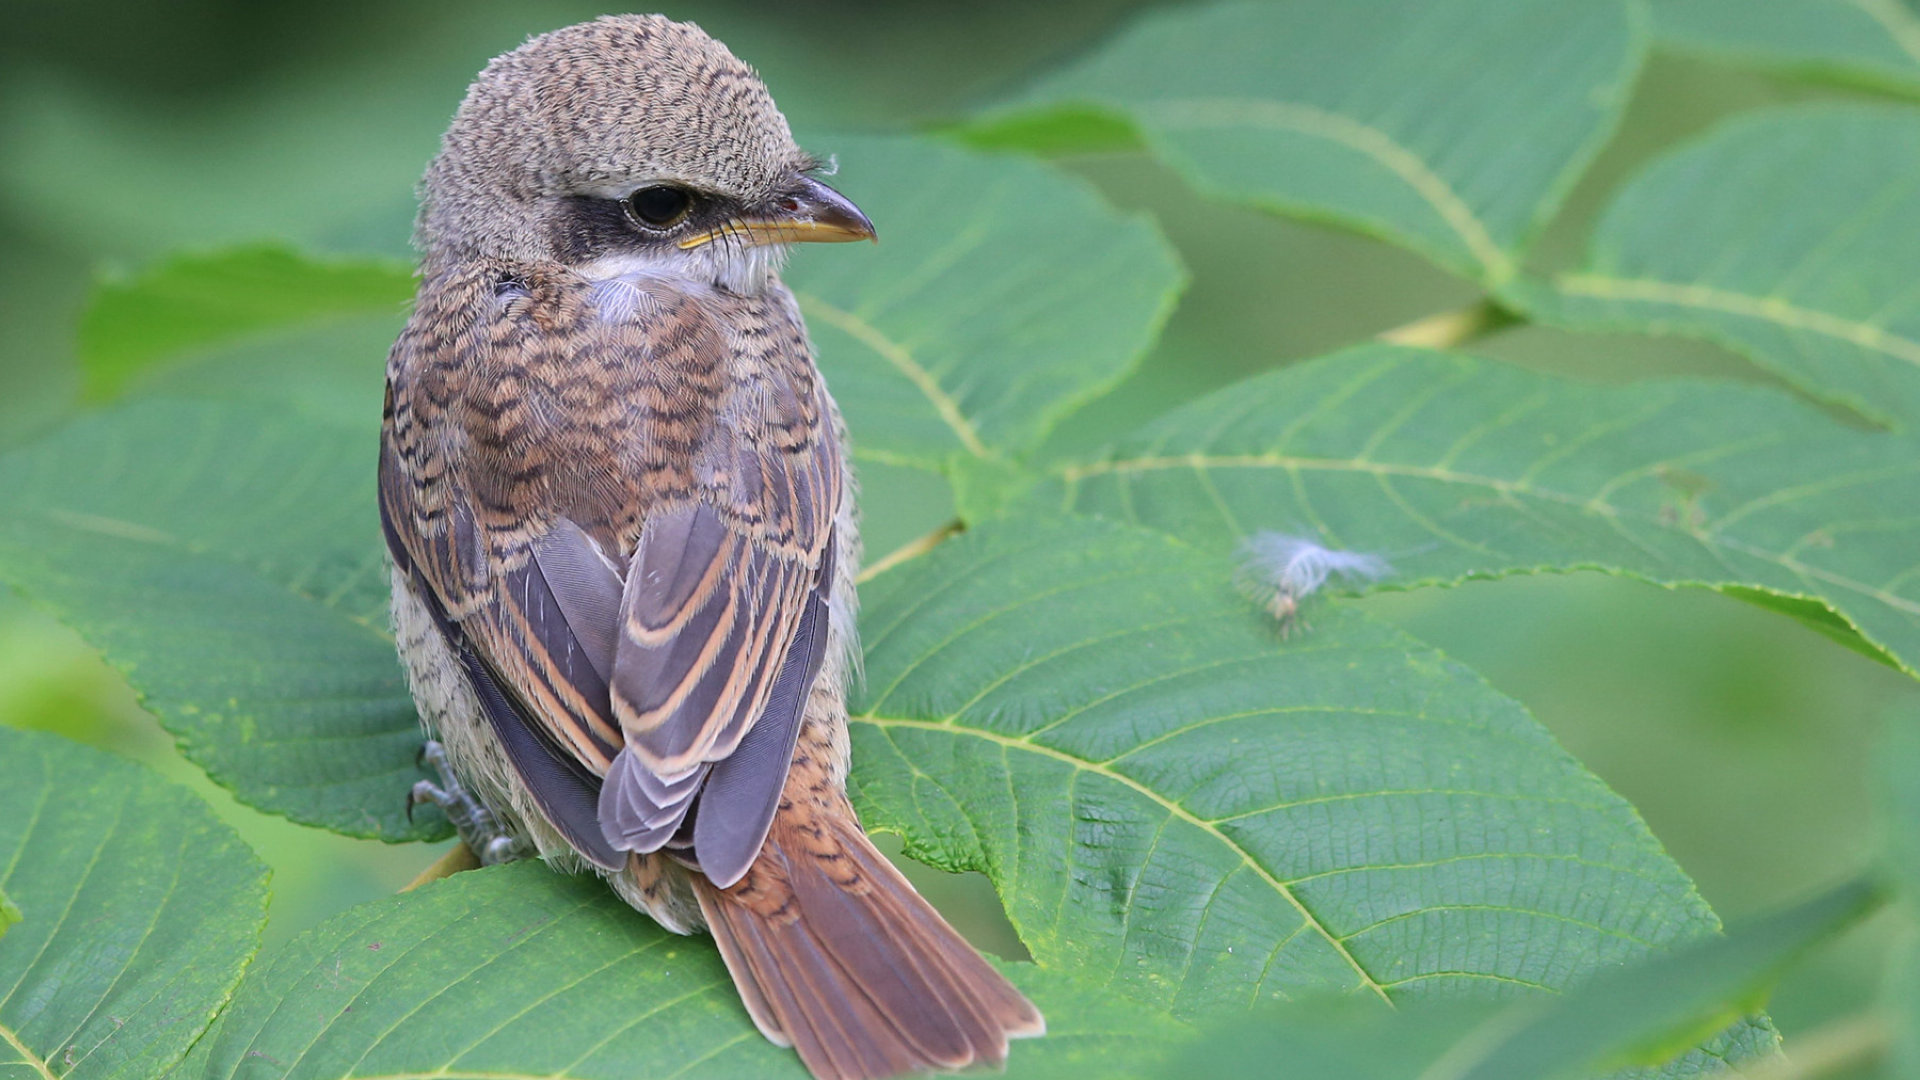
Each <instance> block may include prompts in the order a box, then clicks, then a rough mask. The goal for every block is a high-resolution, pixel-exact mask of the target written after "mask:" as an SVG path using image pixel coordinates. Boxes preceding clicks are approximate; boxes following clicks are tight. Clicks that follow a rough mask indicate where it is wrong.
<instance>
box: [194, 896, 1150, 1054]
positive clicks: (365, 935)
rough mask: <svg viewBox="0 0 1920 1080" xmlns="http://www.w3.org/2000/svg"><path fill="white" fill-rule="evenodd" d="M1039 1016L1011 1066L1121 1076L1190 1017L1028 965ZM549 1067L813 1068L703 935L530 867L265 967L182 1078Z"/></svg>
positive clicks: (1023, 979) (353, 916)
mask: <svg viewBox="0 0 1920 1080" xmlns="http://www.w3.org/2000/svg"><path fill="white" fill-rule="evenodd" d="M1008 973H1009V974H1010V975H1011V976H1012V977H1013V978H1014V979H1015V980H1016V981H1018V982H1019V983H1020V985H1021V987H1022V988H1023V989H1025V990H1026V991H1027V992H1028V993H1029V994H1030V995H1031V996H1032V997H1033V998H1034V1000H1035V1001H1036V1002H1037V1003H1038V1004H1039V1005H1040V1007H1041V1008H1042V1009H1043V1010H1044V1011H1046V1013H1047V1015H1048V1021H1049V1027H1050V1033H1049V1034H1048V1036H1047V1037H1046V1038H1044V1039H1040V1040H1035V1041H1025V1042H1020V1043H1016V1044H1015V1045H1014V1048H1013V1055H1012V1065H1013V1066H1014V1067H1013V1068H1012V1069H1011V1070H1009V1072H1010V1075H1013V1076H1019V1077H1062V1078H1065V1077H1079V1076H1089V1075H1096V1076H1126V1075H1132V1068H1133V1067H1134V1066H1135V1065H1138V1064H1141V1063H1143V1062H1145V1061H1147V1060H1150V1055H1151V1051H1152V1050H1153V1049H1155V1048H1157V1047H1158V1046H1160V1045H1162V1044H1163V1043H1164V1042H1165V1041H1167V1040H1169V1039H1170V1038H1171V1037H1175V1036H1177V1035H1178V1034H1179V1033H1180V1031H1181V1025H1179V1024H1177V1023H1175V1022H1173V1021H1171V1020H1169V1019H1167V1018H1166V1017H1164V1016H1156V1015H1155V1014H1154V1013H1153V1012H1152V1011H1151V1010H1146V1009H1142V1008H1140V1007H1138V1006H1135V1005H1131V1004H1129V1003H1127V1002H1125V1001H1117V1000H1112V999H1111V997H1110V996H1109V995H1101V994H1095V993H1092V992H1090V991H1087V990H1084V989H1081V988H1079V987H1077V986H1076V985H1075V984H1074V983H1073V982H1072V981H1071V980H1069V979H1066V978H1063V977H1061V976H1059V975H1056V974H1050V973H1047V972H1043V971H1039V970H1037V969H1035V968H1033V967H1032V966H1031V965H1010V966H1009V967H1008ZM262 1062H264V1063H267V1065H270V1066H271V1068H272V1075H273V1076H275V1077H276V1078H281V1080H345V1078H348V1077H394V1076H441V1077H455V1078H458V1077H501V1076H541V1077H546V1078H549V1080H572V1078H578V1080H645V1078H649V1077H658V1078H665V1077H685V1078H697V1077H715V1078H719V1077H755V1078H763V1077H764V1078H767V1080H775V1078H780V1077H792V1078H794V1080H805V1077H806V1075H807V1073H806V1070H805V1069H803V1068H802V1067H801V1065H800V1063H799V1060H798V1059H797V1058H796V1057H794V1055H793V1053H792V1052H791V1051H788V1050H782V1049H780V1048H778V1047H775V1046H774V1045H772V1044H771V1043H769V1042H767V1041H766V1039H764V1038H762V1037H761V1035H760V1033H759V1031H758V1030H756V1029H755V1028H754V1026H753V1023H752V1021H750V1020H749V1019H748V1018H747V1014H746V1010H745V1009H743V1008H742V1007H741V1005H740V1000H739V997H738V996H737V995H736V994H735V992H734V989H733V983H732V981H731V980H730V979H729V978H728V977H727V972H726V968H725V967H724V966H723V965H722V964H721V963H720V957H719V954H718V953H716V952H715V951H714V948H713V945H712V943H711V942H710V941H709V940H708V939H706V938H704V937H697V938H683V937H677V936H675V935H673V934H669V933H667V932H665V931H664V930H661V929H660V928H659V927H658V926H656V925H655V924H654V923H653V922H652V921H650V920H648V919H647V918H646V917H644V916H642V915H640V914H638V913H636V912H634V911H633V910H632V909H630V908H628V907H627V906H626V905H625V904H623V903H621V902H620V901H619V900H618V899H616V898H615V897H614V896H613V894H612V893H611V892H610V891H609V890H608V889H607V888H606V887H605V886H603V885H602V884H601V883H600V882H598V881H596V880H592V879H589V878H565V877H561V876H559V875H557V874H554V873H552V872H550V871H548V870H547V869H546V868H545V867H543V866H541V865H539V864H538V863H521V864H517V865H514V866H506V867H498V868H494V869H490V870H479V871H474V872H471V873H465V874H460V875H457V876H455V877H453V878H451V879H449V880H446V881H441V882H436V883H434V884H432V885H429V886H427V887H425V888H423V889H420V890H418V891H415V892H412V893H408V894H404V895H401V896H397V897H393V898H391V899H387V900H380V901H376V902H374V903H370V904H365V905H362V906H361V907H358V908H355V909H353V910H352V911H349V912H347V913H346V914H344V915H341V916H339V917H338V918H335V919H333V920H332V921H330V922H328V923H326V924H325V925H323V926H321V927H319V928H318V929H316V930H314V931H312V932H310V933H308V934H306V935H304V936H302V937H301V938H299V939H297V940H295V941H294V942H292V943H291V944H289V945H288V946H287V947H286V948H285V949H283V950H281V951H280V953H279V954H278V955H277V956H276V957H275V958H274V959H273V961H272V962H271V963H270V964H262V965H258V966H256V968H255V970H254V972H253V973H252V974H251V975H249V976H248V978H247V981H246V983H245V984H244V985H243V986H242V988H241V990H240V992H239V993H238V994H237V995H236V996H235V999H234V1004H233V1007H232V1009H231V1010H230V1011H229V1012H228V1013H227V1014H226V1016H225V1017H223V1018H222V1020H221V1022H220V1024H219V1026H218V1027H217V1028H216V1029H215V1030H214V1032H213V1033H212V1034H210V1035H209V1036H208V1037H207V1038H206V1039H205V1040H203V1042H202V1044H201V1046H200V1047H199V1048H198V1049H197V1050H196V1052H195V1055H194V1060H193V1061H192V1062H190V1064H191V1065H192V1066H193V1068H192V1069H191V1070H183V1071H182V1073H181V1074H180V1075H181V1078H182V1080H186V1078H187V1077H194V1078H200V1077H205V1078H207V1080H215V1078H236V1080H237V1078H239V1077H244V1076H253V1075H259V1072H258V1070H260V1069H262V1068H263V1067H264V1066H263V1065H262Z"/></svg>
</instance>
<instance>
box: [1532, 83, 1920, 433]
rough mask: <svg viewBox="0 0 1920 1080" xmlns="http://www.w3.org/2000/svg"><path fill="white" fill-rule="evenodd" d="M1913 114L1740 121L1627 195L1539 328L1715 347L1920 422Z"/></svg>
mask: <svg viewBox="0 0 1920 1080" xmlns="http://www.w3.org/2000/svg"><path fill="white" fill-rule="evenodd" d="M1917 232H1920V112H1916V111H1914V110H1912V109H1908V108H1899V107H1891V106H1867V105H1819V106H1807V107H1802V108H1794V109H1780V110H1774V111H1769V112H1763V113H1758V114H1755V115H1752V116H1747V117H1743V118H1740V119H1737V120H1734V121H1732V122H1730V123H1728V124H1726V125H1724V126H1723V127H1721V128H1720V129H1718V130H1717V131H1715V132H1713V133H1712V134H1710V135H1708V136H1706V137H1705V138H1702V139H1700V140H1698V141H1696V142H1693V143H1691V144H1689V145H1687V146H1686V147H1684V148H1682V149H1680V150H1677V151H1675V152H1673V153H1672V154H1669V155H1668V156H1666V157H1664V158H1662V159H1660V160H1659V161H1657V162H1655V163H1654V164H1653V165H1652V166H1650V167H1649V168H1648V169H1647V170H1646V171H1645V172H1644V173H1643V174H1641V175H1640V176H1639V177H1638V178H1636V179H1635V180H1634V181H1633V182H1632V183H1630V184H1628V185H1627V186H1626V188H1625V189H1623V190H1622V191H1621V192H1620V193H1619V194H1618V195H1617V196H1616V197H1615V199H1614V201H1613V204H1612V205H1611V206H1609V207H1608V209H1607V211H1606V213H1605V215H1604V216H1603V217H1602V218H1601V220H1600V223H1599V225H1598V226H1597V227H1596V229H1595V231H1594V235H1593V239H1592V241H1591V246H1590V250H1589V253H1588V256H1587V260H1586V265H1585V266H1584V267H1583V268H1582V269H1580V270H1578V271H1575V272H1573V273H1570V274H1566V275H1563V276H1561V277H1559V278H1558V279H1557V280H1555V281H1554V283H1553V287H1552V288H1534V287H1531V286H1528V287H1525V288H1522V289H1519V290H1516V291H1515V293H1514V298H1515V299H1516V300H1517V301H1518V302H1520V303H1521V304H1523V305H1524V306H1526V307H1527V308H1529V309H1530V312H1531V314H1533V315H1534V316H1535V317H1536V318H1539V319H1542V320H1544V321H1548V322H1552V323H1556V324H1558V325H1562V326H1568V327H1572V328H1577V329H1578V328H1584V329H1619V330H1639V331H1645V332H1651V333H1671V334H1685V335H1690V336H1694V337H1700V338H1706V339H1708V340H1711V341H1716V342H1719V343H1721V344H1723V345H1726V346H1727V347H1729V348H1732V349H1734V350H1736V351H1738V352H1740V353H1742V354H1744V355H1746V356H1748V357H1750V358H1751V359H1753V360H1754V361H1755V362H1756V363H1758V364H1760V365H1762V366H1764V367H1766V368H1767V369H1769V370H1771V371H1773V372H1775V373H1777V374H1779V375H1780V376H1781V377H1783V378H1785V379H1786V380H1788V381H1789V382H1791V383H1793V384H1794V385H1795V386H1797V387H1799V388H1800V389H1802V390H1804V391H1806V392H1807V393H1809V394H1812V395H1815V396H1817V397H1822V398H1825V399H1827V400H1830V401H1836V402H1840V403H1842V404H1844V405H1846V406H1848V407H1850V408H1852V409H1855V410H1858V411H1859V412H1861V413H1863V414H1865V415H1866V416H1869V417H1872V418H1874V419H1876V420H1879V421H1881V422H1883V423H1887V424H1892V425H1895V426H1905V427H1913V426H1920V291H1916V290H1915V289H1914V288H1913V282H1914V280H1915V279H1916V278H1917V277H1920V251H1916V248H1915V246H1914V245H1913V244H1912V243H1910V242H1909V241H1910V238H1911V237H1912V236H1914V235H1915V234H1916V233H1917Z"/></svg>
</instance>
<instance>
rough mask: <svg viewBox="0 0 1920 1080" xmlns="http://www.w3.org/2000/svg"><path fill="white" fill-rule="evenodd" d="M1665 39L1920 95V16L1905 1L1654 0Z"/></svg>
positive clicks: (1676, 45)
mask: <svg viewBox="0 0 1920 1080" xmlns="http://www.w3.org/2000/svg"><path fill="white" fill-rule="evenodd" d="M1652 8H1653V17H1654V31H1655V34H1656V35H1657V37H1658V39H1659V42H1660V44H1661V45H1663V46H1666V47H1667V48H1672V49H1678V50H1680V51H1683V52H1692V53H1701V54H1704V55H1707V56H1712V57H1718V58H1723V59H1728V60H1732V61H1735V62H1737V63H1745V64H1752V65H1755V66H1757V67H1762V68H1767V69H1769V70H1773V71H1780V72H1785V73H1787V74H1793V75H1804V76H1809V77H1813V78H1819V79H1831V80H1835V81H1839V82H1846V83H1854V84H1858V85H1861V86H1869V87H1874V88H1876V89H1882V90H1892V91H1895V92H1898V93H1906V94H1920V15H1916V14H1915V12H1914V10H1913V8H1912V7H1911V6H1909V5H1908V4H1906V3H1904V2H1903V0H1652Z"/></svg>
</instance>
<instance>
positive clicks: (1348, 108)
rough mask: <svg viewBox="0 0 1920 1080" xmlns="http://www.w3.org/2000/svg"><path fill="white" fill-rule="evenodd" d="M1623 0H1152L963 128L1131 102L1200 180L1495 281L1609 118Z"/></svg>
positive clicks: (1618, 85)
mask: <svg viewBox="0 0 1920 1080" xmlns="http://www.w3.org/2000/svg"><path fill="white" fill-rule="evenodd" d="M1635 11H1636V9H1635V8H1634V7H1633V6H1632V5H1630V4H1628V3H1626V2H1624V0H1588V2H1584V3H1567V2H1566V0H1349V2H1344V3H1324V2H1321V0H1286V2H1278V3H1257V4H1256V3H1233V4H1218V5H1212V6H1206V7H1198V8H1181V9H1178V10H1173V11H1167V12H1158V13H1154V14H1150V15H1148V16H1146V17H1144V18H1142V19H1141V20H1140V21H1139V22H1138V23H1136V24H1135V25H1134V26H1133V27H1132V28H1131V29H1129V30H1128V31H1127V32H1126V33H1124V34H1122V35H1121V36H1120V37H1119V38H1118V39H1117V40H1115V41H1114V42H1112V43H1111V44H1110V45H1108V46H1107V47H1106V48H1104V49H1102V50H1100V51H1098V52H1096V53H1095V54H1093V55H1092V56H1090V57H1088V58H1087V59H1086V60H1085V61H1083V62H1081V63H1079V64H1077V65H1074V66H1072V67H1069V68H1068V69H1066V70H1065V71H1062V72H1060V73H1059V74H1057V75H1054V76H1052V77H1050V78H1048V79H1046V80H1045V81H1044V82H1042V83H1041V84H1040V85H1039V86H1037V87H1035V88H1034V89H1033V90H1032V91H1031V92H1030V93H1029V94H1027V95H1025V96H1023V97H1022V98H1021V99H1020V100H1018V101H1017V102H1015V103H1013V104H1012V105H1010V106H1009V107H1007V108H1006V109H1005V110H1003V111H1001V112H1000V113H999V114H997V115H994V116H990V117H988V118H987V119H986V120H984V121H983V122H982V127H983V128H984V130H982V131H977V132H976V137H986V136H989V135H991V133H992V132H993V131H994V130H995V129H1002V130H1005V129H1009V128H1011V129H1012V131H1013V137H1012V139H1011V141H1012V142H1013V143H1015V144H1018V145H1032V144H1033V143H1034V141H1035V139H1036V132H1044V130H1045V129H1046V128H1047V126H1048V125H1046V124H1045V123H1042V122H1041V121H1043V120H1044V119H1045V117H1044V116H1042V117H1038V118H1036V117H1035V116H1034V114H1036V113H1040V114H1045V113H1048V112H1053V113H1060V114H1064V115H1065V117H1067V118H1071V117H1074V116H1075V115H1076V114H1077V115H1080V116H1085V114H1087V113H1089V112H1092V113H1093V114H1094V116H1095V117H1096V118H1097V117H1099V116H1103V115H1104V116H1107V117H1112V118H1118V119H1121V120H1125V121H1127V122H1130V123H1131V124H1132V125H1133V126H1134V127H1135V128H1136V129H1137V130H1138V131H1139V133H1140V135H1141V137H1142V138H1144V139H1145V141H1146V142H1147V144H1148V145H1149V146H1150V147H1151V148H1152V149H1153V150H1154V151H1155V152H1156V153H1158V154H1159V155H1160V156H1161V157H1163V158H1164V159H1165V160H1166V161H1167V162H1168V163H1169V164H1171V165H1172V166H1173V167H1174V168H1175V169H1178V170H1179V171H1180V172H1181V173H1182V174H1183V175H1185V176H1186V177H1187V179H1188V180H1189V181H1190V182H1191V183H1193V184H1194V185H1195V186H1196V187H1198V188H1199V189H1201V190H1202V191H1204V192H1206V193H1208V194H1210V195H1213V196H1216V197H1220V198H1226V199H1232V200H1235V201H1241V202H1247V203H1251V204H1253V205H1256V206H1260V207H1264V208H1267V209H1270V210H1275V211H1278V212H1281V213H1288V214H1298V215H1301V216H1305V217H1310V218H1321V219H1327V220H1331V221H1335V222H1339V223H1341V224H1345V225H1349V226H1351V227H1354V228H1358V229H1361V230H1363V231H1366V232H1369V233H1373V234H1376V235H1378V236H1381V237H1383V238H1385V239H1388V240H1391V241H1393V242H1395V243H1399V244H1404V245H1406V246H1407V247H1409V248H1412V249H1413V250H1415V251H1417V252H1420V253H1421V254H1423V255H1425V256H1427V257H1428V258H1430V259H1432V260H1434V261H1435V262H1438V263H1440V264H1441V265H1442V266H1445V267H1448V268H1449V269H1452V270H1454V271H1456V272H1458V273H1461V274H1464V275H1466V276H1468V277H1471V278H1474V279H1475V280H1478V281H1480V282H1482V283H1483V284H1486V285H1488V286H1490V287H1497V286H1499V285H1501V284H1503V283H1505V282H1506V281H1508V280H1510V279H1511V278H1512V277H1513V276H1514V274H1515V272H1516V269H1517V267H1518V264H1519V262H1520V259H1521V256H1522V254H1523V253H1524V250H1525V247H1526V244H1527V241H1528V240H1529V239H1530V238H1531V237H1532V235H1533V233H1534V232H1535V231H1536V230H1537V228H1538V227H1539V225H1540V224H1541V223H1542V222H1543V221H1544V220H1546V218H1547V217H1548V216H1549V215H1550V214H1551V213H1552V212H1553V210H1554V209H1555V208H1556V207H1557V206H1558V205H1559V202H1560V199H1561V198H1562V196H1563V195H1564V194H1565V193H1566V190H1567V188H1568V187H1569V186H1570V185H1571V184H1572V183H1573V181H1574V179H1575V178H1576V177H1577V176H1578V175H1579V173H1580V170H1581V168H1582V167H1583V166H1584V165H1585V164H1586V162H1587V161H1588V160H1589V159H1590V158H1591V157H1592V156H1593V154H1594V153H1595V152H1596V151H1597V150H1598V149H1599V146H1600V145H1601V143H1603V142H1604V141H1605V140H1606V138H1607V136H1608V135H1609V134H1610V133H1611V131H1612V129H1613V127H1614V125H1615V123H1616V122H1617V121H1618V119H1619V116H1620V112H1621V109H1622V107H1623V105H1624V103H1625V101H1626V98H1627V95H1628V92H1629V91H1630V89H1631V86H1632V83H1633V79H1634V75H1635V73H1636V72H1637V71H1638V69H1639V64H1640V58H1641V53H1642V51H1643V43H1642V40H1641V39H1642V33H1641V29H1640V27H1639V25H1638V23H1637V19H1636V16H1635ZM1111 124H1112V120H1111V119H1110V120H1108V126H1109V127H1110V126H1111ZM1089 126H1090V125H1089V123H1058V124H1056V125H1055V129H1056V130H1059V131H1062V132H1064V133H1065V135H1066V137H1071V138H1083V137H1085V132H1086V130H1087V129H1088V128H1089ZM1092 126H1094V127H1097V126H1098V125H1097V124H1096V125H1092Z"/></svg>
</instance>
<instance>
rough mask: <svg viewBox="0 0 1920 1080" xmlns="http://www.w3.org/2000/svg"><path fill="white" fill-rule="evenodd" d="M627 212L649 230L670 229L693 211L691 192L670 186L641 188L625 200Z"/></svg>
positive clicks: (655, 185) (656, 185) (660, 185)
mask: <svg viewBox="0 0 1920 1080" xmlns="http://www.w3.org/2000/svg"><path fill="white" fill-rule="evenodd" d="M626 204H627V212H628V213H630V214H632V215H633V219H634V220H635V221H637V222H639V223H640V224H642V225H645V226H646V227H647V228H649V229H671V228H672V227H674V226H675V225H678V224H680V223H681V222H682V221H685V220H686V219H687V215H688V214H689V213H691V212H692V211H693V192H691V191H688V190H687V189H686V188H683V187H676V186H674V185H672V184H654V185H652V186H650V187H643V188H641V189H640V190H638V191H636V192H634V193H633V194H631V195H629V196H627V198H626Z"/></svg>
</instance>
